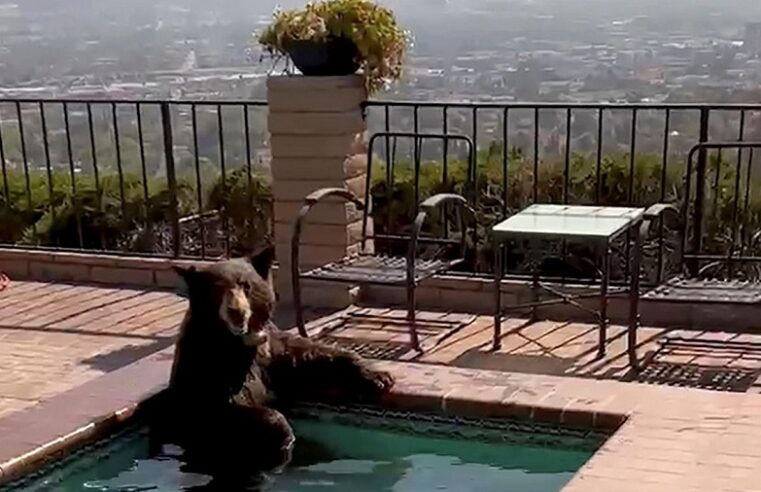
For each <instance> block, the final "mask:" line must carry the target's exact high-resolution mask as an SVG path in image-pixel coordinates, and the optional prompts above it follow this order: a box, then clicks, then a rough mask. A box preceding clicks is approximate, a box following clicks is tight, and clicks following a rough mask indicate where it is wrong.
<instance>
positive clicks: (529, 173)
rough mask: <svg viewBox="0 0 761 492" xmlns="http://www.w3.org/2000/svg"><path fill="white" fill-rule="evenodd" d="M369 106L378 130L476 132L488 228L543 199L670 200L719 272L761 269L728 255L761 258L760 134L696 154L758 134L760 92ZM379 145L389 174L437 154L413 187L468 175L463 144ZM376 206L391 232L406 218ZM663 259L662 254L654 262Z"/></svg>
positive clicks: (694, 244)
mask: <svg viewBox="0 0 761 492" xmlns="http://www.w3.org/2000/svg"><path fill="white" fill-rule="evenodd" d="M366 113H367V115H368V119H369V121H370V128H371V132H372V131H384V132H390V131H391V132H413V133H415V132H431V131H434V132H438V131H443V132H445V133H455V134H462V135H466V136H468V137H469V138H471V139H472V140H473V141H474V142H475V143H476V145H477V147H478V149H479V152H478V157H477V160H478V164H477V182H478V185H479V191H480V193H481V195H482V197H481V200H480V201H481V206H480V207H479V212H480V215H481V219H480V222H481V225H482V226H483V227H484V228H486V229H487V230H486V231H484V232H485V233H488V226H489V224H492V223H494V222H496V221H498V220H501V219H503V218H504V217H506V216H508V215H510V214H512V213H514V212H515V211H517V210H520V209H522V208H523V207H525V206H527V205H529V204H531V203H536V202H544V203H568V204H604V205H629V206H643V207H644V206H648V205H651V204H653V203H657V202H669V203H673V204H675V205H678V206H679V207H680V208H683V209H684V210H685V211H686V217H685V218H687V219H688V220H687V221H686V226H685V227H686V229H685V230H684V231H682V234H683V236H689V239H685V241H686V243H687V244H688V245H690V246H691V249H690V250H689V251H686V252H685V254H686V257H688V258H696V257H697V258H704V260H700V262H708V261H710V260H709V258H712V257H715V256H717V255H718V256H719V257H722V258H726V264H728V265H730V267H729V269H728V270H727V269H725V270H724V271H722V272H718V271H714V272H713V273H712V274H713V275H717V276H737V275H741V276H745V277H747V276H750V275H753V276H755V277H757V276H758V275H755V274H754V273H752V272H749V271H748V270H747V269H742V268H738V269H733V268H732V266H731V265H738V264H752V263H754V261H747V260H748V259H749V258H756V257H758V258H759V259H761V249H759V245H758V244H757V243H758V241H755V240H753V238H754V237H757V232H758V230H759V229H761V176H759V174H760V173H759V170H758V167H759V165H761V162H759V160H758V155H757V154H758V152H757V151H756V153H755V154H754V149H753V148H751V147H752V146H746V147H748V148H745V147H743V146H742V145H740V146H739V148H738V147H737V146H735V148H734V149H728V148H709V147H706V146H703V147H699V148H698V150H697V151H696V162H695V164H694V166H693V165H691V164H688V154H689V153H690V149H691V148H692V147H693V146H694V145H695V144H700V143H705V142H708V141H717V140H722V141H735V142H736V141H750V140H754V141H759V140H761V104H703V103H639V102H638V103H608V102H603V103H583V102H578V103H577V102H538V103H528V102H525V103H524V102H504V103H503V102H456V101H455V102H439V101H425V102H416V101H369V102H367V103H366ZM380 151H381V152H382V153H383V159H381V160H384V161H385V162H386V163H387V164H388V166H389V167H390V168H391V170H387V174H388V175H389V176H395V175H397V174H399V175H401V176H403V175H404V173H405V172H406V171H405V169H406V168H409V163H410V162H418V161H421V160H422V161H423V162H425V163H429V164H434V165H438V168H437V173H432V172H429V173H428V178H429V182H428V183H427V184H426V183H425V182H424V180H422V179H420V177H417V178H416V179H415V182H414V183H407V184H408V185H409V186H414V187H415V191H414V195H415V196H422V197H425V196H426V194H427V193H431V192H433V191H438V190H440V189H441V188H442V187H443V188H445V189H448V188H451V187H456V186H457V185H458V181H461V178H457V177H454V178H453V172H452V170H453V163H455V162H456V161H458V160H462V159H463V155H462V151H460V150H459V149H452V148H451V147H449V146H432V145H429V146H428V147H427V148H425V149H422V150H421V149H420V148H419V145H418V143H417V142H412V143H409V142H408V143H403V142H399V141H394V140H393V139H392V140H390V141H387V142H386V143H385V146H384V148H383V149H381V150H380ZM421 154H423V155H421ZM423 167H425V166H423ZM431 174H437V176H436V177H432V176H431ZM396 181H397V184H396V186H397V187H402V186H403V183H399V181H400V179H399V178H397V179H396ZM418 186H427V188H428V189H425V190H419V189H417V187H418ZM691 190H693V191H692V192H691ZM397 191H399V190H397ZM388 193H389V192H388V191H387V190H386V194H388ZM377 198H381V200H382V197H381V196H378V197H377ZM383 206H391V204H385V203H381V207H380V208H383ZM395 208H398V207H395ZM375 215H376V219H377V218H379V217H381V223H380V224H378V223H376V230H380V231H383V232H390V231H388V230H387V229H388V228H393V227H395V226H396V225H397V224H403V223H404V222H405V220H397V221H396V222H397V224H385V223H384V222H383V220H382V216H381V211H379V210H378V207H377V206H376V212H375ZM407 219H409V218H407ZM674 232H678V231H674ZM481 237H482V238H486V241H485V242H484V244H482V245H481V248H480V249H481V250H482V251H481V252H480V253H479V257H480V258H481V261H482V263H483V264H482V265H481V266H480V267H479V266H478V265H471V268H473V269H475V270H486V271H488V270H489V269H490V268H491V264H490V263H491V262H490V258H491V257H492V255H491V254H490V252H489V251H488V249H489V246H490V245H489V241H488V234H484V233H482V234H481ZM565 248H566V245H563V250H564V252H563V256H566V251H565ZM657 254H658V255H660V254H661V253H657ZM664 254H666V253H664ZM619 256H620V257H621V258H625V257H626V256H627V255H626V252H625V251H622V252H621V254H620V255H619ZM664 261H665V260H664V258H663V257H661V256H658V258H657V259H656V261H654V262H653V263H654V264H657V265H662V264H663V263H664ZM703 264H704V263H701V265H703ZM675 267H676V268H682V265H677V266H675ZM691 270H693V269H691ZM733 270H734V271H733ZM701 271H702V272H704V270H701ZM704 273H705V272H704Z"/></svg>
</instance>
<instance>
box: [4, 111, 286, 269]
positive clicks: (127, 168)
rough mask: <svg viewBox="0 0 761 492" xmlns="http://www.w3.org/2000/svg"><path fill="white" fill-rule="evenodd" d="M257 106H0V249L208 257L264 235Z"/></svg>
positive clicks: (265, 190) (263, 157)
mask: <svg viewBox="0 0 761 492" xmlns="http://www.w3.org/2000/svg"><path fill="white" fill-rule="evenodd" d="M265 121H266V103H265V102H261V101H158V100H157V101H153V100H145V101H136V100H105V101H104V100H80V99H65V100H58V99H13V100H0V165H1V166H2V188H1V189H0V200H1V201H0V244H2V245H7V246H23V247H39V248H61V249H80V250H81V249H88V250H100V251H104V252H113V253H121V252H129V253H139V254H150V255H162V256H172V257H181V256H192V257H202V258H212V257H218V256H224V255H229V254H231V253H236V252H243V251H245V250H248V249H251V248H253V247H255V246H256V245H255V244H253V243H254V242H257V241H261V240H267V237H268V236H269V235H270V234H271V230H272V224H271V219H272V215H273V214H272V211H271V207H272V200H271V195H270V187H269V177H268V169H269V167H268V162H267V161H268V156H267V142H266V140H267V137H266V135H267V134H266V123H265Z"/></svg>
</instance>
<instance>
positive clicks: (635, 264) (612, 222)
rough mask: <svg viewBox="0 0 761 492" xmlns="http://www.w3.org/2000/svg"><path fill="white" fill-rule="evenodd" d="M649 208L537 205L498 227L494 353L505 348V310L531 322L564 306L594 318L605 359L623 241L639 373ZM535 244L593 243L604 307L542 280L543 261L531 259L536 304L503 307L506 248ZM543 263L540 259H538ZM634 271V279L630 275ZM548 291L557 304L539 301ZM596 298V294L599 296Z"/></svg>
mask: <svg viewBox="0 0 761 492" xmlns="http://www.w3.org/2000/svg"><path fill="white" fill-rule="evenodd" d="M644 213H645V209H643V208H629V207H603V206H584V205H549V204H535V205H531V206H530V207H528V208H526V209H524V210H523V211H521V212H519V213H518V214H515V215H513V216H512V217H510V218H508V219H506V220H504V221H502V222H500V223H499V224H497V225H495V226H494V227H493V228H492V238H493V241H494V268H495V274H494V300H495V310H494V340H493V345H494V350H499V349H500V348H501V339H502V335H501V327H502V317H503V315H504V314H505V312H506V311H508V310H509V311H515V310H522V309H531V313H532V315H531V320H532V321H533V319H534V318H535V313H536V308H537V307H540V306H549V305H552V304H560V303H565V304H569V305H572V306H574V307H576V308H579V309H581V310H584V311H587V312H591V313H593V314H594V315H595V316H596V317H597V320H598V325H599V339H598V348H597V352H598V357H600V358H602V357H604V356H605V351H606V341H607V328H608V321H609V320H608V299H609V298H610V297H611V293H610V288H609V284H610V259H611V245H612V243H613V242H614V241H616V240H618V239H620V238H622V237H625V238H626V241H628V245H629V247H628V249H629V254H630V257H629V259H628V260H627V266H628V273H627V275H626V279H625V285H624V288H623V291H624V292H627V291H628V293H629V326H628V333H627V334H628V350H627V352H628V356H629V362H630V365H631V366H632V368H633V369H635V370H636V369H637V367H638V364H637V328H638V325H639V295H640V293H639V277H640V276H639V269H640V262H641V257H642V251H641V249H642V248H641V244H640V238H639V234H638V233H637V232H638V228H639V226H640V224H641V223H642V220H643V217H644ZM521 239H523V240H528V241H529V242H535V241H542V240H544V241H547V240H549V241H563V242H565V241H574V242H584V243H591V244H592V245H594V247H595V250H596V251H597V252H598V254H601V256H602V262H601V267H600V269H599V271H598V272H599V276H600V281H599V283H600V291H599V298H600V307H599V310H592V309H590V308H588V307H587V306H584V305H582V304H581V303H580V302H578V301H579V300H580V299H582V298H584V297H589V296H588V295H582V294H569V293H566V292H563V291H562V290H561V289H560V288H558V287H556V286H554V285H551V284H550V283H549V282H542V281H540V280H541V279H540V278H539V271H538V266H539V263H540V261H536V260H537V258H531V259H532V261H531V268H532V281H531V291H532V293H533V296H532V297H533V299H532V300H531V302H528V303H519V304H516V305H513V306H509V307H507V308H503V306H502V291H501V285H502V280H503V278H504V265H503V259H504V255H505V246H506V244H507V243H508V242H509V241H511V240H521ZM540 254H541V253H539V252H538V251H537V250H535V249H534V248H531V247H529V255H530V256H533V257H536V256H537V255H540ZM539 259H541V258H539ZM632 272H636V274H632ZM540 290H541V291H545V292H549V293H550V294H551V295H553V296H554V297H555V298H554V299H548V300H539V299H538V297H537V294H538V292H539V291H540ZM597 295H598V294H595V296H597Z"/></svg>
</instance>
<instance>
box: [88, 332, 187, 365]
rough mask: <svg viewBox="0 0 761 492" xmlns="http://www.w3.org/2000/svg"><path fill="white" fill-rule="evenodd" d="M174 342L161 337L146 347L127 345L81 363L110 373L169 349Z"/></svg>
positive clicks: (173, 338) (169, 338) (168, 338)
mask: <svg viewBox="0 0 761 492" xmlns="http://www.w3.org/2000/svg"><path fill="white" fill-rule="evenodd" d="M175 340H176V338H175V337H162V338H156V339H155V341H153V342H152V343H150V344H147V345H127V346H125V347H120V348H118V349H116V350H112V351H111V352H106V353H103V354H98V355H95V356H92V357H89V358H87V359H84V360H83V361H82V363H83V364H86V365H88V366H90V367H91V368H93V369H97V370H98V371H101V372H104V373H107V372H112V371H115V370H117V369H121V368H122V367H125V366H128V365H130V364H133V363H135V362H137V361H139V360H140V359H144V358H145V357H148V356H150V355H153V354H154V353H156V352H160V351H161V350H164V349H166V348H169V347H171V346H172V345H173V344H174V342H175Z"/></svg>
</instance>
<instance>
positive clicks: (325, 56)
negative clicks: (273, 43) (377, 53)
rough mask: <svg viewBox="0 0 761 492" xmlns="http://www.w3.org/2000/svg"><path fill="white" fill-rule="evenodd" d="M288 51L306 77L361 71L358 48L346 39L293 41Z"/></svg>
mask: <svg viewBox="0 0 761 492" xmlns="http://www.w3.org/2000/svg"><path fill="white" fill-rule="evenodd" d="M286 51H287V52H288V56H289V57H290V58H291V61H292V62H293V64H294V65H296V68H298V69H299V71H301V73H303V74H304V75H310V76H329V75H351V74H353V73H356V71H357V70H359V63H358V62H357V58H358V55H359V52H358V51H357V47H356V45H355V44H354V43H353V42H352V41H349V40H348V39H345V38H331V39H329V40H327V41H325V42H317V41H309V40H303V41H292V42H291V43H289V44H288V47H287V49H286Z"/></svg>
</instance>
